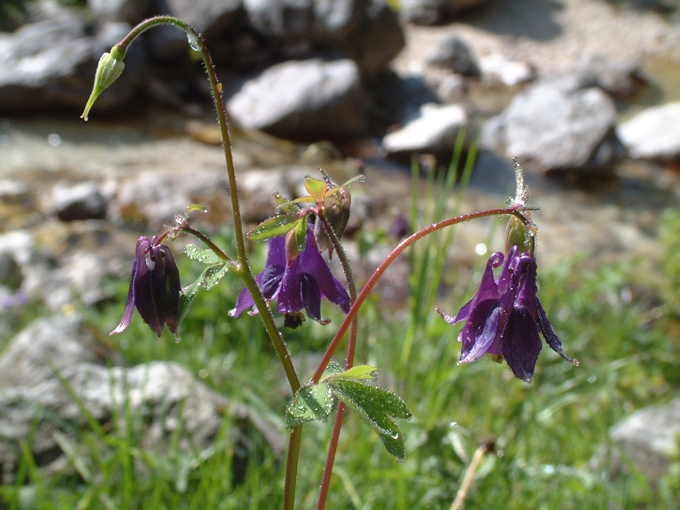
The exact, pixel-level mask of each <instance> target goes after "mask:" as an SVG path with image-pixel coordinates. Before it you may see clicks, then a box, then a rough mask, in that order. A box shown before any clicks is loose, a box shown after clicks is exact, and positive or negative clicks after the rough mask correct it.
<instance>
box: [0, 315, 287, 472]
mask: <svg viewBox="0 0 680 510" xmlns="http://www.w3.org/2000/svg"><path fill="white" fill-rule="evenodd" d="M95 348H96V344H95V341H94V337H93V335H92V333H90V332H88V330H87V328H86V327H85V326H84V325H83V324H82V322H81V321H80V320H79V319H78V318H77V317H70V318H64V317H55V318H51V319H42V320H40V321H38V322H36V323H34V324H33V325H31V326H29V328H27V329H26V330H24V331H23V332H22V333H20V334H19V335H18V336H17V337H16V338H15V339H14V340H12V341H11V342H10V345H9V347H8V349H7V351H6V352H5V353H4V355H3V356H2V357H0V368H1V369H2V372H0V430H2V431H3V441H2V442H1V443H0V468H1V472H2V477H3V479H2V480H1V481H2V483H12V482H13V481H14V476H15V474H16V471H17V469H18V467H19V465H20V463H21V459H20V453H19V452H21V448H20V446H19V445H21V444H24V443H26V441H27V440H28V438H29V437H31V439H32V440H31V442H30V448H31V453H32V455H33V458H34V460H35V462H36V464H37V465H38V467H39V468H41V469H42V470H43V472H44V473H46V474H47V475H50V474H54V473H55V472H63V471H64V470H68V469H69V467H70V466H69V464H70V462H71V461H70V460H69V459H68V456H67V455H64V453H75V454H77V455H80V456H86V455H87V454H88V452H87V450H86V449H85V448H83V447H82V446H81V444H82V442H81V441H80V438H79V437H78V434H79V432H78V431H80V430H83V428H89V425H88V421H87V417H86V414H85V412H84V411H83V409H86V410H87V413H88V414H89V415H90V416H91V417H92V418H93V419H94V420H95V421H97V422H98V423H100V424H101V425H102V426H103V427H102V429H103V430H109V431H111V432H110V433H111V434H116V433H118V431H119V430H127V428H126V427H127V426H128V425H131V426H132V427H135V433H136V434H138V437H139V439H138V441H139V443H138V444H137V446H138V447H139V448H141V449H143V450H144V451H145V452H147V453H149V452H153V454H155V455H159V456H165V455H168V453H170V454H172V452H168V450H173V449H174V451H178V452H180V453H182V454H184V455H187V456H189V457H190V458H192V459H194V460H195V461H196V462H200V458H201V455H202V453H203V452H204V451H205V450H206V449H207V448H209V447H211V446H212V444H213V442H214V440H215V438H216V437H217V435H218V433H219V432H220V429H221V428H222V424H223V421H224V414H225V412H227V413H228V414H229V416H230V417H231V418H232V419H234V420H235V421H236V422H237V423H238V424H239V425H243V426H242V427H241V426H239V427H234V428H232V429H230V430H229V431H228V432H227V437H228V438H230V440H232V441H236V442H238V443H239V444H240V445H243V446H244V448H245V450H246V451H247V449H248V448H249V446H248V443H249V441H248V440H247V438H246V437H245V433H244V432H242V430H248V429H249V428H251V427H249V425H253V426H254V429H255V430H257V431H259V432H260V433H261V434H262V435H263V436H264V438H265V439H266V440H267V442H268V443H269V445H270V447H271V448H272V450H273V451H274V453H275V454H280V453H281V452H282V451H283V448H284V443H283V440H282V437H281V435H280V433H279V432H278V430H276V429H275V428H274V427H273V426H272V425H271V424H270V423H269V422H267V421H266V420H265V419H263V418H262V417H261V416H260V415H258V414H257V413H255V412H253V411H252V410H250V409H249V408H247V407H246V406H243V405H241V404H236V403H232V402H230V401H229V400H228V399H227V398H225V397H223V396H221V395H219V394H217V393H215V392H214V391H213V390H211V389H210V388H208V387H207V386H205V385H204V384H202V383H200V382H198V381H197V380H196V379H195V378H194V377H193V376H192V375H191V373H190V372H189V371H188V370H187V369H185V368H184V367H182V366H180V365H178V364H176V363H168V362H154V363H149V364H145V365H139V366H136V367H132V368H123V367H113V368H107V367H105V366H103V364H101V363H100V362H99V356H98V355H97V353H96V351H95ZM100 349H101V347H100ZM126 406H127V409H126ZM128 411H129V416H132V417H133V419H132V423H125V422H124V420H125V416H126V414H127V413H128ZM124 433H128V432H124ZM102 447H104V446H102ZM243 460H244V461H246V460H247V457H244V458H243ZM71 468H72V467H71ZM240 468H242V466H240V467H237V466H235V469H240Z"/></svg>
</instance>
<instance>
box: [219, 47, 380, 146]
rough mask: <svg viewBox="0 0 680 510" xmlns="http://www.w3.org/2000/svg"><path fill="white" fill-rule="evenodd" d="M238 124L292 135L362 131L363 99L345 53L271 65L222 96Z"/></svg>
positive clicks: (364, 129) (364, 128) (364, 126)
mask: <svg viewBox="0 0 680 510" xmlns="http://www.w3.org/2000/svg"><path fill="white" fill-rule="evenodd" d="M228 108H229V113H230V115H231V118H232V119H233V120H234V121H235V122H237V123H238V124H239V125H240V126H242V127H244V128H249V129H259V130H262V131H264V132H266V133H268V134H271V135H274V136H278V137H280V138H287V139H293V140H323V139H331V140H337V139H346V138H351V137H360V136H363V135H365V134H366V132H367V109H368V101H367V98H366V94H365V91H364V89H363V87H362V85H361V81H360V77H359V69H358V68H357V65H356V64H355V63H354V62H353V61H352V60H348V59H343V60H337V61H332V62H325V61H323V60H319V59H312V60H306V61H300V62H298V61H290V62H284V63H283V64H279V65H276V66H272V67H270V68H269V69H267V70H266V71H264V72H263V73H262V74H261V75H259V76H258V77H256V78H255V79H253V80H250V81H248V82H247V83H246V84H245V85H244V86H243V88H242V89H241V90H240V91H239V92H238V93H237V94H235V95H234V96H233V97H232V98H231V100H229V102H228Z"/></svg>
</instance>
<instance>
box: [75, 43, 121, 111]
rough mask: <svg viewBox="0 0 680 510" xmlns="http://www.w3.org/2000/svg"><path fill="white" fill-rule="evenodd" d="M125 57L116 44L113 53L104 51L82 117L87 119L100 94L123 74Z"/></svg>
mask: <svg viewBox="0 0 680 510" xmlns="http://www.w3.org/2000/svg"><path fill="white" fill-rule="evenodd" d="M117 50H118V51H117ZM124 57H125V53H124V52H122V51H121V50H120V49H118V48H117V47H116V46H114V47H113V48H112V49H111V53H104V54H103V55H102V56H101V58H100V59H99V64H98V65H97V73H96V74H95V76H94V85H93V86H92V92H91V93H90V98H89V99H88V100H87V104H86V105H85V110H83V114H82V115H81V116H80V118H81V119H84V120H87V116H88V114H89V113H90V109H91V108H92V106H93V105H94V102H95V101H96V100H97V98H98V97H99V95H100V94H101V93H102V92H104V91H105V90H106V89H107V88H108V87H109V86H110V85H111V84H112V83H113V82H114V81H116V80H117V79H118V77H119V76H120V75H121V73H122V72H123V68H124V67H125V64H124V63H123V58H124Z"/></svg>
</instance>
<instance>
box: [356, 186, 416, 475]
mask: <svg viewBox="0 0 680 510" xmlns="http://www.w3.org/2000/svg"><path fill="white" fill-rule="evenodd" d="M357 180H358V181H359V182H366V177H364V176H363V175H360V176H359V178H358V179H357ZM401 461H402V462H404V459H401Z"/></svg>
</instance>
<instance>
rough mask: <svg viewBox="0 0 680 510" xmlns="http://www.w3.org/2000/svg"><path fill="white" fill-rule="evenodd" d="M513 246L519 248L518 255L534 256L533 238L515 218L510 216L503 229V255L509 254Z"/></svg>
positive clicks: (522, 223)
mask: <svg viewBox="0 0 680 510" xmlns="http://www.w3.org/2000/svg"><path fill="white" fill-rule="evenodd" d="M513 246H517V248H519V253H528V254H529V255H531V256H533V254H534V238H533V236H532V235H531V233H530V232H529V229H528V228H527V227H526V225H525V224H524V222H522V221H521V220H520V219H519V218H517V216H510V219H509V220H508V224H507V225H506V227H505V253H510V248H512V247H513Z"/></svg>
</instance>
